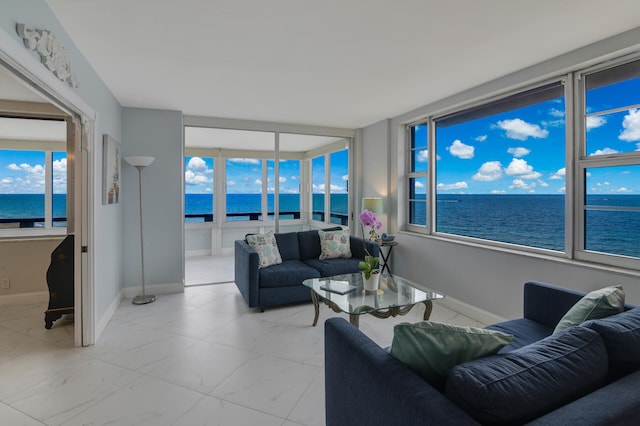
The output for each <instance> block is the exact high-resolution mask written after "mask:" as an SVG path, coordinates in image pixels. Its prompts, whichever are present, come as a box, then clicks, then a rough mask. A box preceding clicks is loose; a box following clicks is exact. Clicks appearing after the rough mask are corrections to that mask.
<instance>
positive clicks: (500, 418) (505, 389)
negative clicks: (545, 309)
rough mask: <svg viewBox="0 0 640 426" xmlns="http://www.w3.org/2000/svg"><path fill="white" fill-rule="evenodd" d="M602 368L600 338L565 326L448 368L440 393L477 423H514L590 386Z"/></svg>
mask: <svg viewBox="0 0 640 426" xmlns="http://www.w3.org/2000/svg"><path fill="white" fill-rule="evenodd" d="M607 368H608V361H607V349H606V348H605V345H604V342H603V341H602V337H600V335H599V334H598V333H597V332H594V331H593V330H590V329H588V328H586V327H571V328H570V329H568V330H565V331H563V332H562V333H558V334H552V335H551V336H549V337H546V338H544V339H542V340H540V341H538V342H534V343H532V344H530V345H528V346H524V347H522V348H520V349H516V350H514V351H513V352H509V353H506V354H498V355H494V356H488V357H485V358H482V359H477V360H475V361H471V362H467V363H464V364H460V365H458V366H456V367H454V368H452V369H451V371H450V372H449V377H448V379H447V388H446V390H445V393H444V394H445V396H447V397H448V398H449V399H450V400H451V401H453V402H454V403H455V404H456V405H457V406H459V407H460V408H462V409H463V410H464V411H466V412H467V414H469V415H471V416H472V417H473V418H474V419H476V420H477V421H478V422H479V423H482V424H486V425H516V424H517V425H520V424H523V423H526V422H528V421H531V420H533V419H535V418H537V417H540V416H542V415H544V414H546V413H548V412H550V411H553V410H555V409H557V408H559V407H561V406H563V405H565V404H567V403H569V402H571V401H574V400H576V399H578V398H580V397H582V396H583V395H586V394H588V393H590V392H592V391H594V390H595V389H597V388H598V387H600V386H601V385H602V384H603V383H604V380H605V377H606V374H607ZM587 418H588V416H587V417H585V419H587Z"/></svg>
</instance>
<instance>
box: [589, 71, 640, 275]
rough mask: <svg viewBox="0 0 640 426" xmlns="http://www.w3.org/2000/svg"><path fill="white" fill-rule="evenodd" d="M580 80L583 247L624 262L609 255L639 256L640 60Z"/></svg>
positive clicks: (597, 258) (611, 260) (599, 255)
mask: <svg viewBox="0 0 640 426" xmlns="http://www.w3.org/2000/svg"><path fill="white" fill-rule="evenodd" d="M579 81H580V82H581V83H582V84H583V86H581V93H583V99H584V103H583V105H581V107H582V108H583V115H582V123H583V124H582V127H581V131H582V140H584V144H583V148H582V149H581V155H580V160H579V164H578V165H579V172H580V176H581V178H582V182H579V188H582V189H581V191H582V192H581V193H582V195H581V196H580V197H578V201H577V203H578V205H579V210H580V211H581V212H582V217H581V219H582V220H581V221H578V223H577V226H578V230H577V231H578V232H577V233H578V235H579V236H580V237H581V239H580V240H579V243H578V250H580V251H582V253H581V255H584V254H585V252H589V253H595V254H596V257H595V258H594V259H596V260H599V261H605V262H613V263H616V264H620V265H623V266H625V265H626V264H625V262H626V261H625V260H624V259H621V260H614V259H612V256H604V255H616V256H621V257H633V258H638V257H640V245H638V240H640V61H638V60H636V61H633V62H628V63H624V64H620V65H618V66H614V67H609V68H606V69H599V70H594V71H593V72H585V73H584V75H583V76H582V78H580V80H579ZM580 226H582V229H581V228H580ZM587 259H590V257H587ZM603 259H605V260H603ZM635 263H637V259H636V260H635ZM627 264H628V263H627Z"/></svg>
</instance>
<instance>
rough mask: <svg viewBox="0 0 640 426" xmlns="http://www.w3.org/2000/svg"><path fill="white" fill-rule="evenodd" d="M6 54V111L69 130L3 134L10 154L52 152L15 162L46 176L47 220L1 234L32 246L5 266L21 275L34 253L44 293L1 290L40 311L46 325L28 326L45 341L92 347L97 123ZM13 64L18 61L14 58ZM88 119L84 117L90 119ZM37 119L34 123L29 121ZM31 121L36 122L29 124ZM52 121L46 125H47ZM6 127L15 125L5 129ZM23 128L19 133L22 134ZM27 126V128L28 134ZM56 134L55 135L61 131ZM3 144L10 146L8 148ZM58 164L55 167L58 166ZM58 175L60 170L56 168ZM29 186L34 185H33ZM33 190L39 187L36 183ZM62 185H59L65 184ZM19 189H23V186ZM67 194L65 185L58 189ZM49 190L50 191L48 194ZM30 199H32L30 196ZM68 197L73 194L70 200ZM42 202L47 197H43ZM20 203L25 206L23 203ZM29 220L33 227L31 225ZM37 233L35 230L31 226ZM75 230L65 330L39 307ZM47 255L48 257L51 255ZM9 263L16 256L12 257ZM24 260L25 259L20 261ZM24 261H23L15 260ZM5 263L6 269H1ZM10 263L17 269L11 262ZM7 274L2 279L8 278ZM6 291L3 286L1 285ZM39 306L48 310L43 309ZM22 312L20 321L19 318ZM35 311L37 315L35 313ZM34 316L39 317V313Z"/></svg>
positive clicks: (1, 77) (0, 102) (2, 68)
mask: <svg viewBox="0 0 640 426" xmlns="http://www.w3.org/2000/svg"><path fill="white" fill-rule="evenodd" d="M5 59H7V60H8V58H7V57H6V56H5V55H4V54H3V52H2V51H1V50H0V88H1V89H0V113H1V114H2V116H4V117H12V118H16V117H20V118H21V119H22V120H25V124H34V123H36V122H37V123H38V124H43V123H44V124H46V123H48V122H49V124H50V123H57V124H60V123H61V125H62V136H60V135H59V133H58V132H51V131H49V132H46V131H45V134H44V135H43V136H42V137H38V136H33V135H31V136H30V137H22V138H21V137H20V136H19V134H13V135H11V136H10V137H7V135H4V136H3V135H0V142H1V143H2V147H3V148H4V149H5V152H8V151H20V149H21V148H24V150H23V151H22V152H23V154H24V153H26V152H30V153H33V152H37V153H42V155H43V156H44V157H43V158H44V163H43V164H39V162H37V161H33V162H19V161H16V162H14V163H11V167H12V168H13V169H15V170H17V171H20V170H22V171H24V172H26V173H31V177H33V178H34V179H35V178H36V177H37V176H41V177H42V179H43V182H42V185H43V189H44V190H43V191H42V198H44V211H43V215H42V217H38V218H37V219H42V221H41V222H40V221H35V220H34V221H33V222H32V223H31V224H30V226H31V229H24V228H20V226H22V224H21V225H19V226H17V227H16V226H15V225H11V227H12V228H13V229H6V227H5V229H2V230H0V231H2V235H0V244H3V245H7V244H12V245H18V244H21V245H22V246H26V247H27V248H26V249H25V250H24V252H22V253H23V254H22V255H20V254H19V253H16V256H18V257H17V259H16V260H17V263H18V266H17V267H16V268H15V269H13V270H12V271H8V270H7V271H4V272H6V273H7V274H9V273H16V274H18V275H19V272H15V271H16V270H19V269H29V268H30V266H24V265H25V264H26V265H28V264H29V262H30V261H26V259H27V258H29V257H33V259H34V261H36V259H37V262H38V263H39V264H40V267H39V275H42V278H35V279H34V281H37V282H36V285H38V286H39V288H38V289H37V291H33V289H32V288H26V291H25V292H20V291H17V292H15V291H14V292H12V293H11V294H10V292H9V291H5V293H4V295H3V294H2V293H0V295H1V297H0V298H1V299H2V301H0V305H2V307H3V311H5V312H12V311H15V312H16V313H17V312H20V313H21V314H24V313H26V312H30V310H31V311H33V316H34V317H35V316H39V317H40V319H39V320H37V321H38V322H39V323H40V324H41V326H38V327H29V328H28V330H29V331H30V332H32V333H36V334H40V333H42V336H40V337H45V339H44V340H46V341H50V340H51V341H52V343H55V344H58V345H61V344H62V345H63V346H66V344H65V343H64V342H68V345H69V346H86V345H90V344H93V343H94V337H93V330H94V324H93V320H92V315H93V300H92V295H93V291H92V290H93V288H92V286H93V282H92V280H90V277H91V274H90V273H89V268H90V266H91V262H90V261H89V258H88V255H87V251H88V250H86V249H85V250H83V247H84V248H88V245H89V244H88V236H89V232H88V229H89V225H90V223H89V217H90V216H89V215H88V210H89V206H90V202H89V200H90V199H91V191H90V185H89V176H91V173H90V170H89V167H90V164H89V161H88V160H89V158H88V155H87V151H88V147H89V146H90V144H91V142H92V141H91V139H90V138H91V131H90V130H91V127H92V121H90V120H88V119H87V118H86V117H87V116H85V115H84V114H82V113H80V112H78V111H76V110H74V109H73V108H70V107H68V106H67V105H66V104H65V103H64V101H61V100H60V98H59V97H58V98H57V100H55V99H56V98H54V97H52V96H50V95H48V93H53V91H49V90H47V87H46V86H44V85H42V84H38V83H37V82H34V81H32V80H29V79H27V78H26V77H25V75H26V74H28V75H32V73H26V74H25V73H24V72H19V71H18V69H20V68H21V67H20V66H19V65H17V64H15V63H14V64H13V66H10V65H9V62H6V61H5ZM10 62H11V61H10ZM83 117H84V118H83ZM29 120H30V121H29ZM27 127H28V126H27ZM45 127H46V126H45ZM3 130H8V128H6V127H3ZM18 133H19V132H18ZM28 133H29V132H26V133H25V134H28ZM54 133H55V134H54ZM0 149H2V148H0ZM54 169H55V170H54ZM56 173H57V174H56ZM54 179H58V181H57V183H58V184H59V183H60V182H59V180H60V179H64V180H65V183H66V185H64V186H65V191H63V192H64V193H58V194H55V192H56V191H55V185H56V181H54ZM3 182H5V183H11V182H13V183H16V182H18V181H11V179H7V178H5V179H3ZM20 182H21V183H22V184H26V183H28V182H26V181H25V180H24V179H22V180H21V181H20ZM25 188H26V187H25V186H23V189H22V190H23V191H26V192H28V191H30V189H25ZM32 189H33V188H32ZM59 189H60V185H59V186H58V190H59ZM18 192H19V191H18ZM58 192H60V191H58ZM47 195H48V196H47ZM26 198H29V197H24V199H26ZM65 198H66V200H65ZM41 202H42V201H41ZM17 205H18V206H20V207H24V205H22V206H21V205H20V203H18V204H17ZM61 205H62V211H63V212H64V216H63V217H59V216H60V215H59V214H58V213H59V210H60V206H61ZM28 226H29V225H27V227H28ZM29 231H31V232H29ZM68 233H73V234H74V235H75V238H74V240H75V243H74V247H73V256H74V259H75V262H74V271H73V276H74V283H73V290H74V291H73V293H74V302H73V306H74V310H75V312H74V315H73V316H68V315H67V316H65V317H62V318H61V319H59V320H57V321H56V325H54V328H55V327H58V324H59V327H60V329H63V330H64V331H63V332H57V333H56V331H54V332H53V333H48V334H46V332H50V331H52V330H46V329H45V321H44V309H41V308H39V307H38V306H40V305H41V304H43V303H44V308H45V309H46V308H47V304H48V298H49V297H48V296H49V291H48V288H47V284H46V274H44V275H43V274H42V273H41V272H42V269H43V268H44V267H45V265H42V263H41V262H44V263H45V264H46V266H47V267H48V265H49V263H50V254H51V252H52V251H53V248H55V246H56V245H57V244H58V243H59V242H61V241H62V239H63V238H64V236H65V235H66V234H68ZM34 247H38V250H36V251H34V250H33V248H34ZM43 258H44V259H43ZM5 262H9V260H8V259H7V260H5ZM19 265H22V267H20V266H19ZM13 266H16V265H13ZM0 269H2V268H0ZM4 269H10V268H8V267H7V268H4ZM0 278H1V277H0ZM21 278H22V277H21V276H19V277H18V278H17V279H16V280H15V281H14V283H13V284H14V285H15V286H18V285H20V284H23V285H26V284H25V283H26V281H25V280H22V279H21ZM6 280H8V282H7V281H3V282H4V283H5V284H4V285H3V287H9V288H5V290H10V289H11V285H12V284H11V279H10V278H7V279H6ZM0 291H1V290H0ZM21 303H22V304H25V303H26V305H28V306H30V307H31V308H30V309H20V308H16V306H18V305H20V304H21ZM38 310H40V313H39V315H38ZM16 315H17V314H15V315H14V318H13V319H14V320H15V319H16ZM29 315H31V314H29ZM33 321H36V319H34V320H33Z"/></svg>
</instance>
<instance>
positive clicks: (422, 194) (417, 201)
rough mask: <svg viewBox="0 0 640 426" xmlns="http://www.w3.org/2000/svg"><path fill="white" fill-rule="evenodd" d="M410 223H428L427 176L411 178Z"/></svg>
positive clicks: (423, 224) (424, 224)
mask: <svg viewBox="0 0 640 426" xmlns="http://www.w3.org/2000/svg"><path fill="white" fill-rule="evenodd" d="M409 223H410V224H412V225H422V226H426V225H427V178H426V177H419V178H411V179H409Z"/></svg>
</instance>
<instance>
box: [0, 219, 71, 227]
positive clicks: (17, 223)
mask: <svg viewBox="0 0 640 426" xmlns="http://www.w3.org/2000/svg"><path fill="white" fill-rule="evenodd" d="M52 221H53V222H54V223H55V222H66V221H67V218H66V217H54V218H53V219H52ZM0 224H5V226H2V228H8V227H12V228H39V227H41V226H44V217H20V218H0ZM7 224H9V225H7ZM36 224H42V225H40V226H36ZM11 225H14V226H11ZM54 226H55V225H54ZM58 226H65V225H58Z"/></svg>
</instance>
